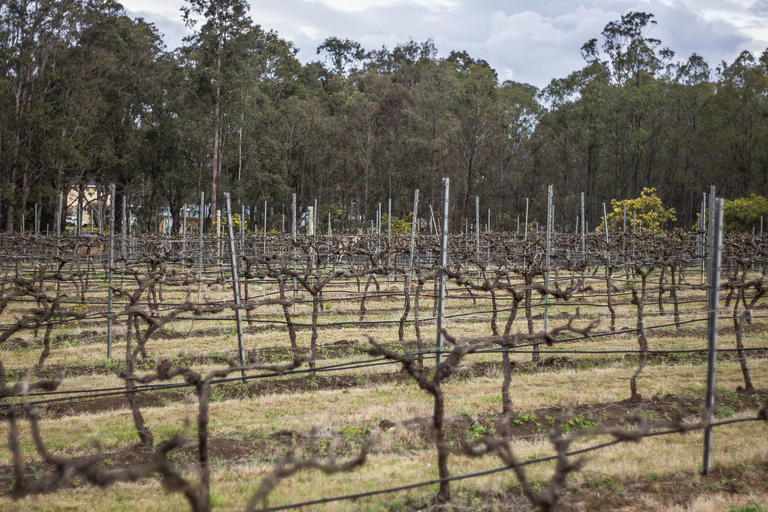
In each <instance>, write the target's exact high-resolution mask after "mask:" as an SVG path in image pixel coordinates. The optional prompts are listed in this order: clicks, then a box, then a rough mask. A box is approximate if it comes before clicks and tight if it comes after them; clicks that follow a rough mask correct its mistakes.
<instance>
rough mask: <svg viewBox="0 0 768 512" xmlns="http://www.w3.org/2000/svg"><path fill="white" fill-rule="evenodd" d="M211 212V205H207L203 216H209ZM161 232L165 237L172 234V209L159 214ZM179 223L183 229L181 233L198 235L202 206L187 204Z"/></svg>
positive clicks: (166, 209) (180, 230)
mask: <svg viewBox="0 0 768 512" xmlns="http://www.w3.org/2000/svg"><path fill="white" fill-rule="evenodd" d="M210 211H211V205H210V204H207V205H205V210H204V212H203V216H204V217H205V216H207V215H208V214H209V213H210ZM159 219H160V221H159V223H160V225H159V230H160V233H162V234H164V235H170V234H171V228H172V227H173V215H171V209H170V208H165V209H163V210H162V211H161V212H160V214H159ZM179 223H180V225H181V228H180V229H179V232H180V233H197V232H198V228H199V226H200V205H198V204H186V205H184V207H183V208H182V210H181V215H180V216H179Z"/></svg>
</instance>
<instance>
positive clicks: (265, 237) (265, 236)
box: [264, 201, 267, 254]
mask: <svg viewBox="0 0 768 512" xmlns="http://www.w3.org/2000/svg"><path fill="white" fill-rule="evenodd" d="M264 254H267V202H266V201H264Z"/></svg>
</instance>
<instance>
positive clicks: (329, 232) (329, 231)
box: [328, 212, 331, 236]
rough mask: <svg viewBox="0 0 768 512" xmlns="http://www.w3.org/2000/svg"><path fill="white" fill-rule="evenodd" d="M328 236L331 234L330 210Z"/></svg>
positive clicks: (329, 213)
mask: <svg viewBox="0 0 768 512" xmlns="http://www.w3.org/2000/svg"><path fill="white" fill-rule="evenodd" d="M328 236H331V212H328Z"/></svg>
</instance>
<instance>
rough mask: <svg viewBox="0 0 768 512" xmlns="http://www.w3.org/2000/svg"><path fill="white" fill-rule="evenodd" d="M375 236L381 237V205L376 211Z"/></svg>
mask: <svg viewBox="0 0 768 512" xmlns="http://www.w3.org/2000/svg"><path fill="white" fill-rule="evenodd" d="M376 235H381V203H379V207H378V209H377V210H376Z"/></svg>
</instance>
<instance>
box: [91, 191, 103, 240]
mask: <svg viewBox="0 0 768 512" xmlns="http://www.w3.org/2000/svg"><path fill="white" fill-rule="evenodd" d="M96 203H97V204H98V205H99V219H98V220H99V235H103V234H104V226H103V221H102V219H101V217H102V215H101V214H102V213H103V212H102V209H101V208H102V206H101V201H99V196H98V195H97V196H96ZM91 211H93V207H91ZM91 229H93V218H91Z"/></svg>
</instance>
